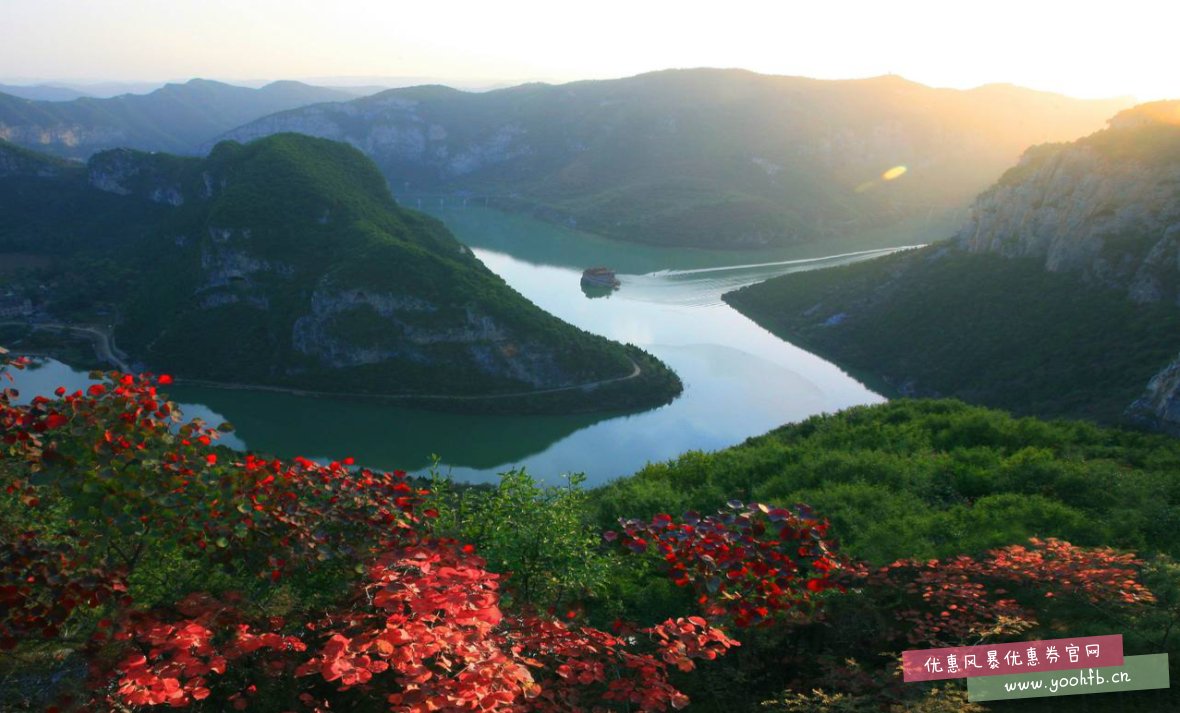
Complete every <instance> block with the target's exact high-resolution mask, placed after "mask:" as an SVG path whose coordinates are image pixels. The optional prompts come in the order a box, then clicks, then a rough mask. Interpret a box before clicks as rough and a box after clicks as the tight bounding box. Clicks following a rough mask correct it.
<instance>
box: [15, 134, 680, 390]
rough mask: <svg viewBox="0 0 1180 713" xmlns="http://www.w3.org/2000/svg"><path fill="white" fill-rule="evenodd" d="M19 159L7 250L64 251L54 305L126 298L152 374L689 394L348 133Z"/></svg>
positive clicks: (120, 303) (132, 331) (127, 322)
mask: <svg viewBox="0 0 1180 713" xmlns="http://www.w3.org/2000/svg"><path fill="white" fill-rule="evenodd" d="M8 153H10V154H11V155H13V156H18V157H20V158H21V160H22V161H28V160H30V159H29V155H28V154H27V152H22V151H12V150H11V149H10V150H9V151H8ZM3 154H4V151H3V149H2V147H0V155H3ZM10 163H13V165H14V166H15V165H16V163H17V162H16V160H15V159H14V160H13V161H11V162H10ZM0 165H3V164H0ZM20 166H23V169H21V170H17V168H14V169H13V170H10V171H8V172H7V175H6V176H0V181H3V182H5V183H6V184H7V185H10V186H13V190H12V191H11V192H8V191H5V192H3V193H2V194H0V208H3V209H4V210H3V211H2V213H3V215H4V217H3V218H0V250H3V249H8V250H11V251H21V252H25V253H34V254H36V253H44V254H52V255H56V256H58V257H59V258H60V259H59V260H58V261H57V263H58V268H57V273H56V274H54V275H50V276H48V277H47V278H46V279H48V280H51V281H54V282H55V284H56V285H57V286H59V287H60V288H61V289H60V290H55V291H53V292H52V294H53V295H54V297H51V298H49V299H50V302H51V308H52V307H53V302H54V301H55V300H56V301H57V302H58V306H59V307H61V308H63V309H68V308H70V307H78V308H80V307H82V306H84V305H85V304H87V303H94V302H99V301H104V302H110V303H113V304H115V305H116V306H117V309H118V314H119V317H120V320H121V323H120V324H119V326H118V328H117V332H116V336H117V337H118V339H119V343H120V345H121V346H122V347H123V348H124V349H125V350H127V351H128V352H129V353H130V354H131V355H132V357H133V358H134V359H136V360H138V361H141V362H143V363H144V364H146V365H147V366H149V367H150V368H153V369H156V370H166V371H169V372H173V373H175V374H176V375H178V376H181V377H185V378H190V379H206V380H213V381H218V382H232V383H249V384H268V385H276V386H290V387H299V388H304V389H312V390H316V391H325V392H338V393H364V394H367V395H402V396H408V397H415V396H423V397H424V396H428V395H429V396H449V397H472V396H479V397H483V396H490V395H495V394H524V395H523V396H520V397H515V396H514V397H511V398H507V397H501V398H497V399H492V400H487V399H485V400H482V401H475V400H458V399H457V398H456V399H455V400H451V401H448V400H446V399H434V400H432V401H431V403H433V404H434V405H436V406H438V407H441V408H459V409H471V408H484V409H488V408H495V409H500V410H520V409H525V408H528V409H542V410H563V411H565V410H587V409H598V408H628V407H637V406H644V405H653V404H657V403H662V402H663V401H665V400H667V399H669V398H671V397H672V396H674V395H675V394H676V393H678V392H679V389H680V384H679V380H678V379H677V378H676V377H675V375H674V374H672V373H671V372H670V371H669V370H668V369H667V368H666V367H664V366H663V365H662V364H660V363H659V362H658V361H657V360H655V359H654V358H651V357H649V356H648V355H646V354H644V353H642V352H641V351H640V350H638V349H635V348H633V347H627V348H625V347H623V346H621V345H618V344H615V343H612V342H610V341H608V340H606V339H603V338H601V337H597V336H594V335H591V334H589V333H587V332H584V331H582V330H579V329H577V328H574V327H572V326H570V325H568V324H566V323H564V322H561V321H560V320H558V319H557V318H556V317H553V316H551V315H549V314H547V313H545V312H544V311H542V310H540V309H539V308H537V307H536V306H535V305H533V304H531V303H530V302H528V301H527V300H525V299H524V298H523V297H522V296H521V295H520V294H518V293H517V292H515V291H514V290H512V289H511V288H510V287H509V286H508V285H507V284H505V283H504V281H503V280H502V279H500V278H499V277H497V276H496V275H495V274H493V273H492V272H491V271H489V270H488V269H487V268H485V267H484V266H483V264H482V263H480V262H479V261H478V260H477V259H476V258H475V257H474V256H473V255H472V254H471V251H470V250H468V249H467V248H465V247H464V246H462V245H460V244H459V243H458V242H456V241H455V239H454V238H453V237H452V236H451V235H450V233H449V232H448V231H447V230H446V229H445V228H444V227H443V225H442V223H440V222H438V221H437V220H435V219H433V218H429V217H427V216H425V215H422V214H419V213H416V212H413V211H409V210H405V209H403V208H401V207H399V206H398V205H397V204H396V203H395V202H394V201H393V199H392V198H391V197H390V195H389V192H388V189H387V188H386V184H385V180H384V178H383V177H382V176H381V174H380V173H379V172H378V171H377V169H376V167H374V166H373V164H372V163H371V162H370V161H369V160H368V159H366V158H365V157H364V156H363V155H362V154H361V153H360V152H359V151H356V150H355V149H353V148H351V147H348V146H346V145H344V144H338V143H334V142H331V141H326V140H322V139H313V138H310V137H306V136H298V135H280V136H274V137H270V138H268V139H265V140H261V141H257V142H254V143H251V144H248V145H244V146H243V145H240V144H236V143H233V142H227V143H223V144H221V145H219V146H218V147H217V148H216V149H215V150H214V151H213V152H212V153H211V154H210V156H209V157H208V158H206V159H186V158H179V157H175V156H169V155H166V154H144V153H139V152H134V151H129V150H115V151H110V152H105V153H102V154H99V155H97V156H95V157H94V158H92V159H91V160H90V162H89V163H88V164H87V166H86V167H85V168H84V169H83V168H81V167H74V166H68V165H67V166H64V167H60V169H58V167H59V164H58V163H56V162H54V161H52V160H49V159H44V160H43V162H42V163H41V164H38V166H40V168H37V167H34V170H29V166H26V165H25V164H23V163H22V164H20ZM44 167H50V168H54V170H52V171H50V170H41V169H42V168H44ZM18 168H19V167H18ZM42 174H44V175H42ZM26 196H27V197H29V198H31V199H32V200H26V199H25V197H26ZM67 301H71V302H70V304H62V303H64V302H67ZM637 367H638V375H637V376H635V377H634V378H624V377H629V376H631V375H632V374H633V373H634V372H635V370H636V368H637ZM599 382H606V383H603V384H601V385H600V386H598V387H597V388H595V385H596V384H598V383H599ZM583 385H585V386H587V388H585V389H582V388H580V387H581V386H583ZM554 389H559V390H561V391H557V392H555V393H551V394H547V395H545V396H543V397H542V396H537V397H533V396H530V395H529V393H530V392H534V391H550V390H554Z"/></svg>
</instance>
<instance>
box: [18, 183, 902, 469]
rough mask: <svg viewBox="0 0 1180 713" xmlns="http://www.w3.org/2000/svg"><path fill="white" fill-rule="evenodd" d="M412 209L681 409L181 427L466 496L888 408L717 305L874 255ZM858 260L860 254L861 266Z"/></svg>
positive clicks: (242, 411) (26, 392)
mask: <svg viewBox="0 0 1180 713" xmlns="http://www.w3.org/2000/svg"><path fill="white" fill-rule="evenodd" d="M432 203H433V204H432ZM407 204H408V205H410V206H411V207H417V206H415V205H414V203H413V202H410V201H407ZM421 207H422V208H423V209H425V210H430V211H431V212H432V213H434V214H435V215H436V216H438V217H439V218H441V219H443V220H444V221H445V222H446V223H447V225H448V227H450V228H451V230H452V231H453V232H454V233H455V234H456V236H457V237H458V238H459V240H461V241H462V242H464V243H466V244H468V245H470V246H471V247H472V249H474V250H475V253H476V255H478V256H479V258H480V259H481V260H482V261H483V262H484V264H486V265H487V266H488V267H489V268H490V269H491V270H493V271H494V272H496V273H498V274H499V275H501V276H502V277H503V278H504V279H505V280H507V282H508V284H510V285H512V286H513V287H514V288H516V289H517V290H518V291H519V292H520V293H522V294H523V295H524V296H525V297H527V298H529V299H530V300H532V301H533V302H535V303H536V304H538V305H539V306H541V307H542V308H543V309H546V310H548V311H549V312H552V313H553V314H555V315H557V316H558V317H561V318H562V319H564V320H566V321H568V322H571V323H573V324H576V325H578V326H579V327H582V328H583V329H586V330H588V331H591V332H595V333H598V334H601V335H604V336H606V337H609V338H611V339H615V340H618V341H621V342H631V343H633V344H636V345H638V346H640V347H642V348H644V349H646V350H647V351H649V352H651V353H653V354H655V355H656V356H658V357H659V358H660V359H662V360H664V361H665V362H666V363H667V364H668V365H670V366H671V367H672V368H673V369H674V370H675V371H676V372H677V373H678V374H679V375H680V377H681V379H683V381H684V385H685V390H684V394H683V395H681V396H680V397H679V398H678V399H676V400H675V401H674V402H673V403H671V404H669V405H667V406H663V407H661V408H657V409H654V410H651V411H646V412H642V413H621V414H619V413H616V414H592V415H578V416H566V417H552V416H546V417H535V416H522V417H504V416H464V415H456V414H448V413H435V412H429V411H416V410H411V409H406V408H400V407H395V406H385V405H379V404H371V403H354V402H349V401H345V400H336V399H325V398H308V397H296V396H287V395H282V394H271V393H264V392H250V391H231V390H220V389H211V388H204V387H202V388H196V387H185V386H179V385H178V386H174V387H172V389H171V396H172V398H173V399H175V400H176V401H178V402H180V403H181V404H182V407H183V409H184V413H185V414H186V415H187V416H199V417H201V418H204V419H206V420H207V421H210V422H212V423H219V422H221V421H230V422H231V423H233V424H234V425H235V426H236V428H237V430H236V432H235V433H234V434H232V435H230V436H229V437H228V438H226V439H225V440H224V441H223V442H224V443H225V444H226V445H230V446H233V447H236V448H249V449H251V450H254V451H260V452H265V453H270V454H276V455H281V456H294V455H304V456H308V457H313V458H342V457H345V456H349V455H351V456H354V457H355V458H356V460H357V462H358V463H363V464H365V465H368V466H372V467H378V468H382V469H393V468H401V469H404V470H409V471H411V472H420V471H421V470H423V469H424V468H426V467H427V466H428V465H429V463H430V462H431V458H432V455H433V454H437V455H438V456H439V457H440V458H441V462H442V464H443V465H442V467H443V470H444V471H450V472H451V473H452V475H453V476H454V477H455V478H457V479H461V480H469V481H489V480H494V479H495V477H496V474H497V473H499V472H502V471H504V470H506V469H508V468H511V467H513V466H524V467H526V468H527V469H528V470H529V472H530V473H532V474H533V475H534V476H536V477H538V478H540V479H544V480H548V481H553V482H556V481H558V480H559V479H560V475H561V474H563V473H569V472H583V473H585V474H586V476H587V480H588V482H589V483H591V484H596V483H602V482H604V481H607V480H610V479H612V478H615V477H618V476H621V475H627V474H630V473H633V472H635V471H636V470H637V469H639V468H641V467H642V466H643V465H644V464H646V463H647V462H649V461H662V460H667V459H670V458H673V457H675V456H676V455H678V454H680V453H682V452H684V451H687V450H693V449H698V450H715V449H718V448H724V447H726V446H730V445H733V444H736V443H740V442H741V441H743V440H745V439H746V438H748V437H750V436H755V435H758V434H761V433H764V432H766V431H768V430H770V429H772V428H774V427H776V426H779V425H781V424H784V423H787V422H791V421H798V420H801V419H804V418H806V417H808V416H811V415H813V414H818V413H822V412H831V411H836V410H838V409H842V408H845V407H847V406H852V405H855V404H868V403H876V402H880V401H882V400H883V399H882V398H881V397H880V396H879V395H877V394H875V393H873V392H872V391H870V390H869V389H867V388H866V387H865V386H864V385H863V384H861V383H860V382H858V381H856V380H855V379H853V378H852V377H850V376H849V375H847V374H846V373H844V372H843V371H841V370H840V369H839V368H837V367H835V366H834V365H832V364H830V363H828V362H826V361H824V360H823V359H820V358H819V357H817V356H814V355H812V354H810V353H808V352H806V351H803V350H802V349H798V348H796V347H794V346H792V345H790V344H788V343H785V342H783V341H781V340H779V339H777V338H776V337H774V336H772V335H771V334H770V333H769V332H767V331H766V330H764V329H762V328H761V327H759V326H758V325H756V324H754V323H753V322H751V321H750V320H748V319H746V318H745V317H743V316H742V315H740V314H738V313H737V312H735V311H734V310H732V309H730V308H729V307H728V306H726V305H725V304H724V303H722V302H721V294H722V293H723V292H726V291H729V290H732V289H735V288H736V287H740V286H742V285H747V284H750V283H753V282H760V281H762V280H764V279H766V278H768V277H771V276H773V275H779V274H784V273H788V272H794V271H798V270H806V269H815V268H817V267H826V266H830V265H834V264H842V263H847V262H852V261H855V260H862V259H866V258H869V257H872V256H874V255H877V254H881V251H876V252H863V251H858V250H856V249H855V248H854V247H852V246H851V245H843V246H842V245H838V244H837V245H833V244H832V243H828V244H826V245H825V246H824V247H823V248H822V249H820V248H816V247H808V248H801V249H797V250H795V251H778V252H768V253H759V254H750V253H740V254H734V253H718V252H710V251H699V250H679V249H661V248H651V247H643V246H633V245H627V244H623V243H619V242H616V241H609V240H605V239H601V238H597V237H595V236H588V235H585V234H582V233H576V232H574V231H571V230H566V229H563V228H560V227H556V226H553V225H550V224H547V223H542V222H539V221H536V220H532V219H529V218H526V217H522V216H517V215H508V214H504V213H500V212H496V211H492V210H488V209H484V208H476V207H462V206H461V204H458V205H453V206H450V207H448V206H446V205H439V204H438V203H437V199H435V200H434V201H425V202H424V203H423V204H422V206H421ZM864 245H865V243H864V242H863V241H860V242H859V243H858V246H859V247H860V248H862V250H863V247H864ZM825 252H826V255H827V256H825V254H824V253H825ZM849 253H855V254H849ZM833 254H835V255H834V256H833ZM735 263H739V264H735ZM593 265H607V266H610V267H612V268H613V269H615V270H617V271H618V273H619V278H620V279H621V281H622V283H623V285H622V288H621V289H620V290H618V291H617V292H615V293H614V294H612V295H610V296H608V297H600V298H594V299H592V298H589V297H587V296H586V295H585V294H583V292H582V290H581V287H580V284H579V278H580V275H581V270H582V269H583V268H584V267H589V266H593ZM85 380H86V375H85V373H82V372H78V371H75V370H73V369H71V368H69V367H68V366H66V365H64V364H60V363H58V362H53V361H49V362H46V363H44V364H43V365H42V366H41V367H40V368H37V369H35V370H32V371H29V372H26V373H23V374H20V375H19V376H18V387H19V388H20V389H21V392H22V397H24V398H29V397H31V396H33V395H34V394H36V393H46V394H48V393H50V392H52V390H53V389H54V388H55V387H57V386H58V385H63V384H64V385H66V386H67V387H70V388H73V387H75V386H76V385H80V384H82V383H85Z"/></svg>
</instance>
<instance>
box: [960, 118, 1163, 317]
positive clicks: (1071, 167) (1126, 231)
mask: <svg viewBox="0 0 1180 713" xmlns="http://www.w3.org/2000/svg"><path fill="white" fill-rule="evenodd" d="M1161 139H1162V140H1163V145H1160V146H1156V147H1149V148H1148V149H1147V150H1144V149H1143V147H1142V145H1141V144H1142V142H1146V141H1152V142H1158V141H1160V140H1161ZM1137 144H1138V145H1137ZM956 240H957V241H958V242H959V244H960V245H961V246H963V247H964V248H966V249H967V250H968V251H971V252H976V253H981V252H990V253H998V254H1000V255H1005V256H1010V257H1016V256H1022V257H1036V258H1039V259H1042V260H1044V263H1045V269H1047V270H1051V271H1074V272H1080V273H1082V274H1084V275H1085V276H1086V277H1087V278H1089V279H1091V280H1093V281H1094V282H1096V283H1098V284H1102V285H1105V286H1108V287H1113V288H1116V289H1119V290H1125V291H1126V293H1127V295H1128V296H1129V297H1130V298H1131V299H1133V300H1135V301H1137V302H1160V301H1167V302H1173V303H1175V304H1177V305H1180V125H1168V124H1164V123H1152V122H1151V119H1150V115H1148V114H1146V113H1145V112H1143V111H1142V110H1132V111H1128V112H1124V113H1123V114H1120V115H1119V116H1118V117H1116V118H1115V120H1112V122H1111V128H1109V129H1107V130H1106V131H1103V132H1099V133H1098V134H1095V135H1094V136H1091V137H1089V138H1088V139H1084V140H1082V141H1078V142H1075V143H1073V144H1065V145H1047V146H1040V147H1035V148H1034V149H1031V150H1029V151H1028V152H1027V153H1026V154H1025V155H1024V157H1023V158H1022V159H1021V161H1020V163H1019V164H1018V165H1017V166H1016V167H1015V168H1013V169H1011V170H1010V171H1008V173H1006V174H1005V175H1004V177H1003V178H1001V179H1000V181H999V183H998V184H996V185H995V186H993V187H992V188H991V189H989V190H988V191H986V192H984V193H983V194H982V195H980V197H979V198H978V199H977V200H976V202H975V205H974V206H973V207H972V210H971V217H970V219H969V220H968V221H967V224H966V225H964V226H963V228H962V229H961V230H960V231H959V233H958V235H957V236H956Z"/></svg>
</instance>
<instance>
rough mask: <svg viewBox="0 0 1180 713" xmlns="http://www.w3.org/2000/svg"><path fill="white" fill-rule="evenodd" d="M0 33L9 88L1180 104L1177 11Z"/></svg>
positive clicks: (483, 18)
mask: <svg viewBox="0 0 1180 713" xmlns="http://www.w3.org/2000/svg"><path fill="white" fill-rule="evenodd" d="M0 18H2V21H0V81H7V82H15V83H31V82H33V81H45V80H49V81H98V80H106V81H109V80H120V81H165V80H169V81H174V80H185V79H190V78H193V77H204V78H208V79H221V80H224V81H249V80H261V79H311V80H314V79H316V78H339V77H356V78H360V77H397V76H414V77H434V78H438V79H444V80H446V79H449V80H459V79H463V80H480V81H489V82H499V83H512V82H518V81H526V80H542V81H570V80H577V79H606V78H613V77H622V76H629V75H633V74H639V73H641V72H646V71H652V70H658V69H667V68H672V67H741V68H744V69H750V70H753V71H756V72H762V73H767V74H788V75H801V76H809V77H818V78H825V79H844V78H855V77H869V76H878V75H881V74H899V75H901V76H904V77H906V78H907V79H911V80H914V81H918V82H921V83H923V84H928V85H931V86H940V87H956V88H969V87H974V86H978V85H981V84H987V83H993V82H1006V83H1012V84H1019V85H1022V86H1027V87H1032V88H1035V89H1044V90H1049V91H1057V92H1061V93H1064V94H1070V95H1072V96H1077V97H1109V96H1127V95H1130V96H1134V97H1137V98H1138V99H1141V100H1149V99H1160V98H1180V72H1176V71H1175V68H1176V67H1177V66H1180V62H1178V61H1177V55H1178V54H1180V51H1178V50H1177V42H1176V41H1175V38H1174V35H1175V30H1176V27H1177V26H1178V24H1180V23H1178V21H1180V1H1177V0H1118V1H1117V2H1112V1H1111V0H1102V1H1101V2H1097V1H1094V0H1073V1H1072V2H1061V1H1059V0H1020V1H1013V0H986V1H981V0H975V1H973V2H964V1H963V0H938V1H929V0H893V1H885V0H872V1H863V0H806V1H798V0H713V1H712V2H707V3H706V2H697V1H696V0H675V1H669V0H595V2H592V3H591V2H580V3H572V2H563V1H562V0H544V1H535V0H480V1H471V0H463V1H459V0H415V1H414V2H405V1H404V0H334V1H329V0H0Z"/></svg>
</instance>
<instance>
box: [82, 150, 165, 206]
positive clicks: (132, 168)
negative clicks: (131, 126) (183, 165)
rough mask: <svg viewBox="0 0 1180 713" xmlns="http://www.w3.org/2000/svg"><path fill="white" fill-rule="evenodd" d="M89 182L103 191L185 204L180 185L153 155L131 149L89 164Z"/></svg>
mask: <svg viewBox="0 0 1180 713" xmlns="http://www.w3.org/2000/svg"><path fill="white" fill-rule="evenodd" d="M87 180H88V181H89V182H90V185H91V186H92V187H94V188H97V189H98V190H100V191H106V192H107V193H116V194H118V195H121V196H129V195H132V194H135V195H137V196H141V197H143V198H146V199H147V200H150V201H152V202H153V203H163V204H167V205H170V206H173V207H177V206H181V205H184V193H183V192H182V191H181V188H180V184H179V182H178V181H177V180H176V178H174V177H173V176H170V175H168V172H167V171H166V170H165V169H164V167H163V166H161V165H160V164H159V161H158V160H157V159H155V158H154V157H153V156H151V155H148V154H144V153H141V152H138V151H132V150H129V149H114V150H112V151H104V152H103V153H100V154H96V155H95V156H94V158H92V159H91V160H90V162H89V163H88V164H87Z"/></svg>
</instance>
